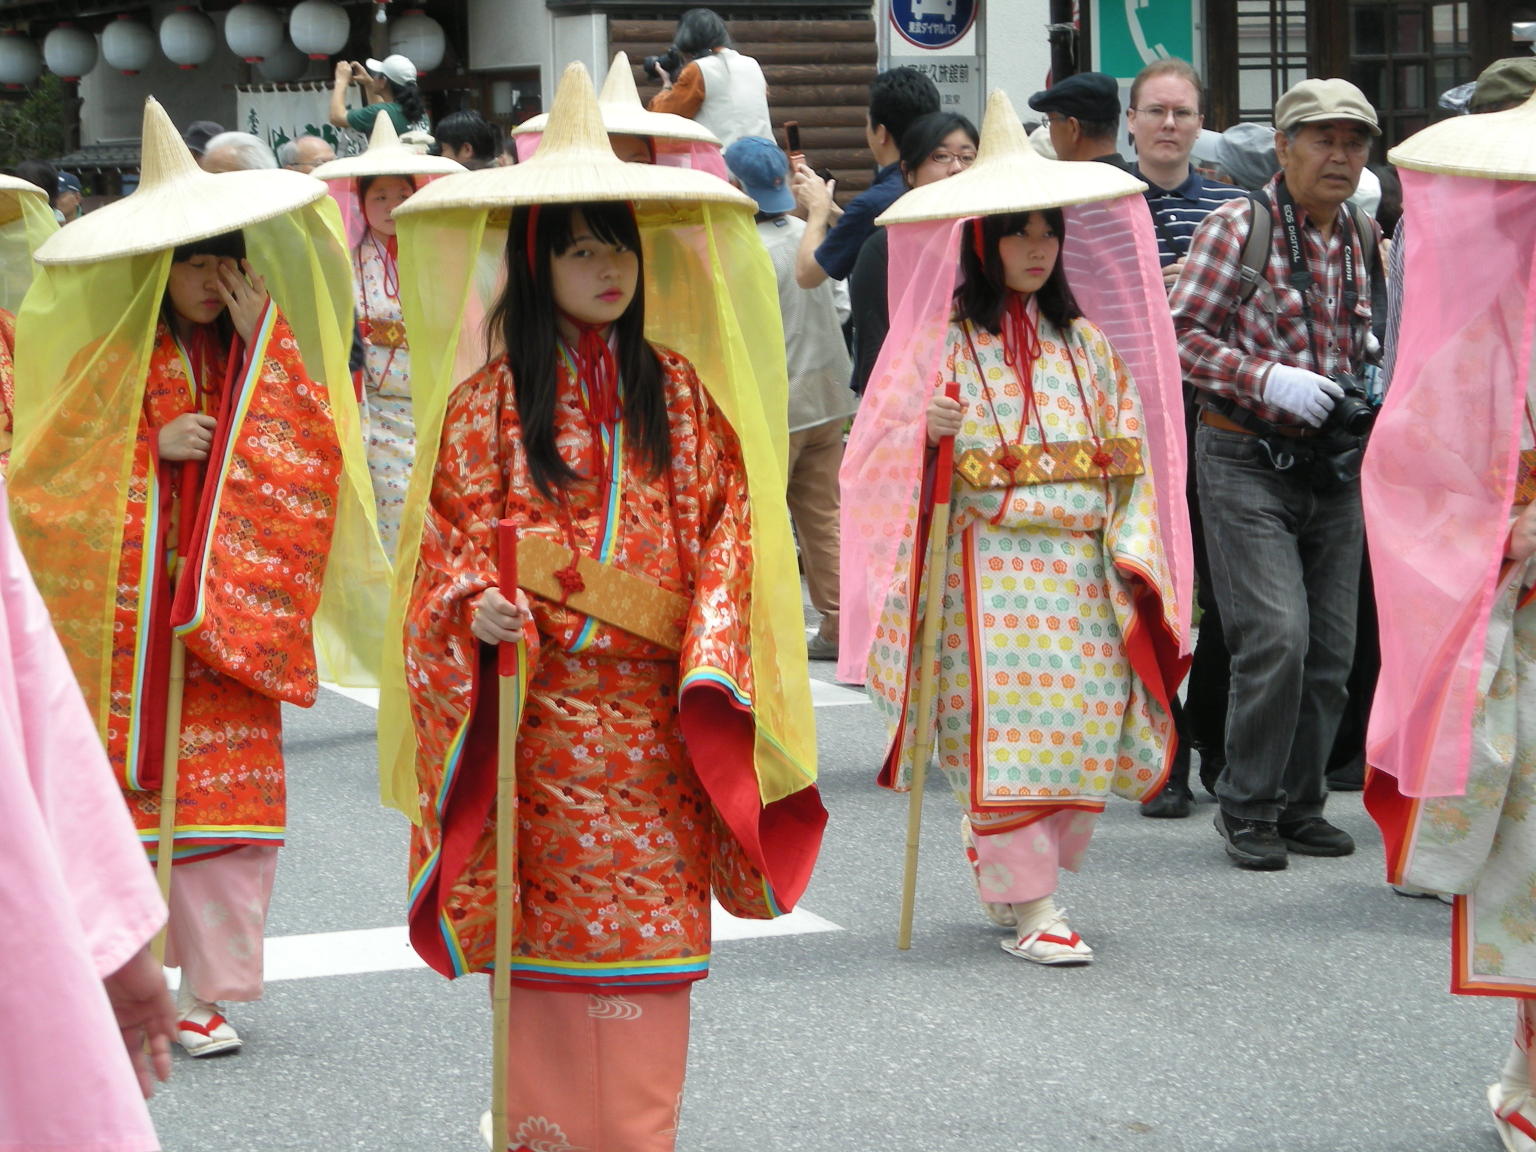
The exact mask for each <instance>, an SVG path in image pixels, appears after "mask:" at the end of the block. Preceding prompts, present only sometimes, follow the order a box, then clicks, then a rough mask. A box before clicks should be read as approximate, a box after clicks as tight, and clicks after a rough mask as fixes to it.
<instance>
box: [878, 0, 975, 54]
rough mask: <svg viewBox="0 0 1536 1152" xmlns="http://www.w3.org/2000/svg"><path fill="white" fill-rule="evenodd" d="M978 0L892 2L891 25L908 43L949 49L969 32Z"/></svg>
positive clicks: (895, 0)
mask: <svg viewBox="0 0 1536 1152" xmlns="http://www.w3.org/2000/svg"><path fill="white" fill-rule="evenodd" d="M980 7H981V0H891V25H892V27H894V28H895V29H896V31H897V33H898V34H899V35H900V36H901V38H902V39H903V40H905V41H906V42H907V43H908V44H915V45H917V47H919V48H948V47H949V46H950V45H951V44H954V43H956V42H957V41H959V39H960V38H961V37H962V36H964V35H965V34H966V33H967V32H969V31H970V29H971V25H972V24H974V23H975V22H976V10H977V9H978V8H980Z"/></svg>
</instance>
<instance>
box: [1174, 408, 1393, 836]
mask: <svg viewBox="0 0 1536 1152" xmlns="http://www.w3.org/2000/svg"><path fill="white" fill-rule="evenodd" d="M1195 459H1196V467H1197V468H1198V469H1199V483H1200V497H1201V499H1200V510H1201V512H1202V513H1203V516H1204V520H1205V543H1206V549H1207V552H1208V554H1209V557H1210V565H1211V578H1212V583H1213V584H1214V585H1215V592H1216V602H1217V604H1218V605H1219V606H1220V609H1221V624H1222V630H1223V632H1224V633H1225V637H1226V641H1227V648H1228V650H1229V651H1230V652H1231V654H1232V690H1231V697H1230V704H1229V708H1228V712H1227V767H1226V770H1225V771H1224V772H1223V773H1222V774H1221V779H1220V780H1218V781H1217V784H1216V796H1217V799H1219V800H1220V802H1221V807H1222V810H1223V811H1224V812H1226V813H1228V814H1229V815H1231V816H1233V817H1238V818H1242V819H1247V820H1277V821H1281V822H1287V823H1288V822H1291V821H1295V820H1300V819H1303V818H1305V817H1308V816H1318V815H1321V814H1322V811H1323V802H1324V799H1325V798H1326V796H1327V789H1326V787H1325V786H1324V783H1323V773H1324V770H1325V768H1326V766H1327V763H1328V753H1329V749H1330V748H1331V747H1332V746H1333V738H1334V732H1335V730H1336V729H1337V728H1338V725H1339V718H1340V716H1341V715H1342V714H1343V711H1344V704H1345V701H1346V700H1347V698H1348V694H1347V690H1346V687H1345V685H1346V683H1347V681H1348V679H1349V670H1350V665H1351V664H1352V662H1353V660H1354V654H1355V612H1356V599H1357V595H1358V587H1359V578H1360V553H1361V548H1362V540H1363V528H1362V518H1361V512H1360V482H1359V481H1358V480H1356V481H1354V482H1353V483H1351V484H1348V485H1345V486H1344V487H1342V488H1340V489H1339V490H1337V491H1332V492H1327V493H1318V492H1314V491H1313V490H1312V488H1311V487H1310V486H1309V484H1308V483H1307V481H1306V478H1305V477H1302V476H1293V475H1291V474H1289V473H1285V472H1277V471H1276V470H1275V469H1274V468H1273V467H1272V466H1271V464H1270V462H1269V457H1268V455H1267V453H1266V451H1265V448H1264V445H1263V443H1262V442H1261V441H1260V440H1259V438H1258V437H1256V436H1248V435H1245V434H1243V433H1241V432H1227V431H1224V430H1222V429H1219V428H1212V427H1210V426H1209V425H1201V426H1200V428H1199V430H1198V432H1197V433H1196V437H1195Z"/></svg>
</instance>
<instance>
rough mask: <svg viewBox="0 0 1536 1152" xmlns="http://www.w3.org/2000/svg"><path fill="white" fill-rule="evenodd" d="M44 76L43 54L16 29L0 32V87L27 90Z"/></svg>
mask: <svg viewBox="0 0 1536 1152" xmlns="http://www.w3.org/2000/svg"><path fill="white" fill-rule="evenodd" d="M42 74H43V54H42V53H41V52H39V51H38V50H37V45H36V44H34V43H32V41H30V40H28V39H27V38H26V37H25V36H23V35H22V34H21V33H20V32H17V31H15V30H14V29H12V30H10V31H7V32H0V86H4V87H6V88H25V87H26V86H27V85H28V84H31V83H33V82H34V81H35V80H36V79H37V78H38V77H39V76H41V75H42Z"/></svg>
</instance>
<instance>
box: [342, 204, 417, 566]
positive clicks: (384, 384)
mask: <svg viewBox="0 0 1536 1152" xmlns="http://www.w3.org/2000/svg"><path fill="white" fill-rule="evenodd" d="M352 273H353V283H354V286H355V289H356V293H357V315H358V326H359V328H360V329H361V331H362V338H363V352H364V360H363V403H364V405H365V406H366V412H367V418H366V427H367V437H368V472H369V475H370V477H371V478H372V480H373V497H374V503H375V507H376V510H377V513H378V519H379V537H380V539H381V540H382V541H383V542H384V554H385V555H386V556H388V557H390V558H391V559H393V558H394V555H395V543H396V541H397V539H398V537H399V535H400V511H401V509H402V508H404V506H405V489H406V485H407V483H408V482H409V480H410V476H411V461H412V459H413V458H414V457H415V454H416V422H415V418H414V416H413V414H412V412H411V348H410V344H409V342H408V341H407V340H406V336H405V319H404V317H403V316H402V315H401V312H400V272H399V266H398V264H397V262H396V256H395V239H394V237H392V236H390V237H380V236H378V235H377V234H375V233H374V232H373V231H372V230H366V231H364V233H363V238H362V240H360V241H359V242H358V245H357V247H356V248H355V249H354V250H353V252H352Z"/></svg>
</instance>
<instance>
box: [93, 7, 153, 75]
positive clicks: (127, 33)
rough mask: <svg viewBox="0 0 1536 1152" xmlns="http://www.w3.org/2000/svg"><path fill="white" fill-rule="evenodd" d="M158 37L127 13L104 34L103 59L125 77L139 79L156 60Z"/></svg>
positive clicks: (107, 28)
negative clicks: (152, 61)
mask: <svg viewBox="0 0 1536 1152" xmlns="http://www.w3.org/2000/svg"><path fill="white" fill-rule="evenodd" d="M156 44H157V41H156V40H155V34H154V33H153V32H151V31H150V30H149V29H148V28H146V27H145V26H144V25H142V24H140V23H139V22H138V21H137V20H135V19H133V18H132V17H131V16H129V15H128V14H127V13H126V12H121V13H119V14H118V17H117V19H116V20H114V21H112V23H110V24H108V25H107V26H106V27H105V28H103V29H102V30H101V58H102V59H103V60H105V61H106V62H107V63H108V64H110V65H112V67H114V68H116V69H117V70H118V71H119V72H121V73H122V74H123V75H124V76H137V75H138V74H139V72H140V71H142V70H143V69H145V68H148V67H149V62H150V61H151V60H153V59H154V58H155V47H156Z"/></svg>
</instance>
